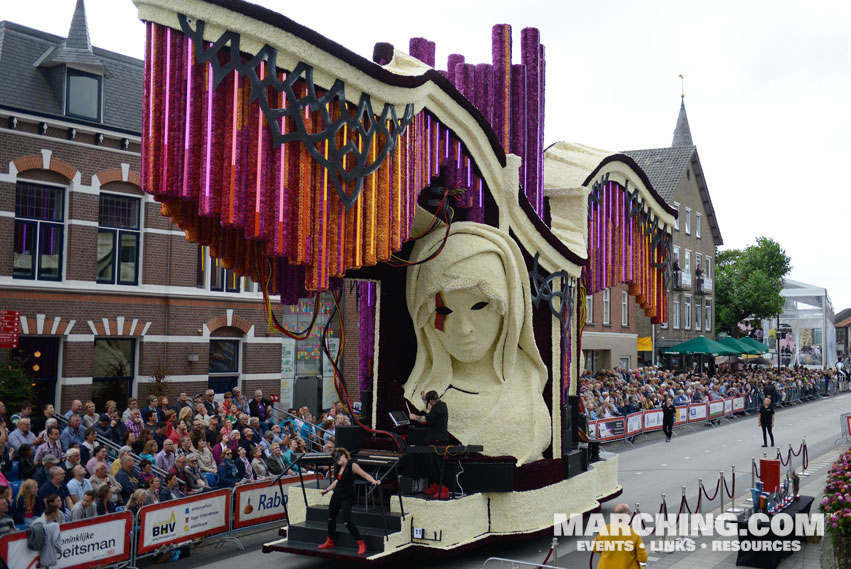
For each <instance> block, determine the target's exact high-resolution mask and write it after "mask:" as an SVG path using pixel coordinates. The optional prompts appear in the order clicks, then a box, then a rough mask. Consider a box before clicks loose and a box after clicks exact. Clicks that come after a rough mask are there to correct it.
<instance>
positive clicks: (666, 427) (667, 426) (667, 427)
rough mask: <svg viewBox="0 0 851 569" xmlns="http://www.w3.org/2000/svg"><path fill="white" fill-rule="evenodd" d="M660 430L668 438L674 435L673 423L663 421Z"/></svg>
mask: <svg viewBox="0 0 851 569" xmlns="http://www.w3.org/2000/svg"><path fill="white" fill-rule="evenodd" d="M662 432H663V433H665V436H666V437H667V438H669V439H670V438H671V437H672V436H673V435H674V424H673V423H665V422H663V423H662Z"/></svg>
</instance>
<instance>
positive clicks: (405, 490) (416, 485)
mask: <svg viewBox="0 0 851 569" xmlns="http://www.w3.org/2000/svg"><path fill="white" fill-rule="evenodd" d="M426 488H428V478H413V477H411V476H400V477H399V492H400V493H401V494H420V493H422V492H425V490H426Z"/></svg>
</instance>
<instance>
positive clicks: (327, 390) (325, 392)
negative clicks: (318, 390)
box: [322, 338, 343, 409]
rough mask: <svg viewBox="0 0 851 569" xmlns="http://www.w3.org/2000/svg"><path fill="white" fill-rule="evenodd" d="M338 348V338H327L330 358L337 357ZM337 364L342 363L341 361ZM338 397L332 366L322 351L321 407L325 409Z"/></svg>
mask: <svg viewBox="0 0 851 569" xmlns="http://www.w3.org/2000/svg"><path fill="white" fill-rule="evenodd" d="M339 349H340V338H328V351H329V352H330V353H331V357H332V358H336V357H337V352H338V351H339ZM339 365H343V362H342V361H341V362H340V363H339ZM339 398H340V396H339V395H337V388H336V387H335V386H334V366H333V365H331V360H329V359H328V356H326V355H325V352H324V351H323V352H322V408H323V409H327V408H329V407H330V406H331V405H333V404H334V402H335V401H337V400H338V399H339Z"/></svg>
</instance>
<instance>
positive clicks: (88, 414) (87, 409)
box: [80, 401, 98, 429]
mask: <svg viewBox="0 0 851 569" xmlns="http://www.w3.org/2000/svg"><path fill="white" fill-rule="evenodd" d="M80 421H81V422H82V423H83V427H84V428H86V429H88V428H89V427H94V426H95V425H97V422H98V415H97V413H95V404H94V402H92V401H86V404H85V405H84V406H83V415H82V416H81V417H80Z"/></svg>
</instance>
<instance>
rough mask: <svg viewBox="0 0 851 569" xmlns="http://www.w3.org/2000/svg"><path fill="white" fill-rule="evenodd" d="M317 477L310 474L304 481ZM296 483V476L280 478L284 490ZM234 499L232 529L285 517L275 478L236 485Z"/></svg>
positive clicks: (297, 479)
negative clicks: (234, 507)
mask: <svg viewBox="0 0 851 569" xmlns="http://www.w3.org/2000/svg"><path fill="white" fill-rule="evenodd" d="M317 478H319V476H318V475H316V474H310V475H307V476H305V477H304V481H305V483H307V482H309V481H311V480H316V479H317ZM298 483H299V477H298V476H289V477H287V478H283V479H282V480H281V484H282V485H283V487H284V490H286V489H287V487H289V488H295V486H293V484H298ZM284 500H286V497H284ZM234 501H235V502H236V509H235V510H234V514H233V527H234V529H237V528H243V527H247V526H253V525H258V524H264V523H266V522H272V521H275V520H283V519H285V518H286V517H287V516H286V512H285V510H284V501H283V500H282V499H281V492H280V489H279V488H278V482H277V478H275V479H272V480H271V481H268V482H258V483H257V484H245V485H240V486H237V487H236V488H235V491H234Z"/></svg>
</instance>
